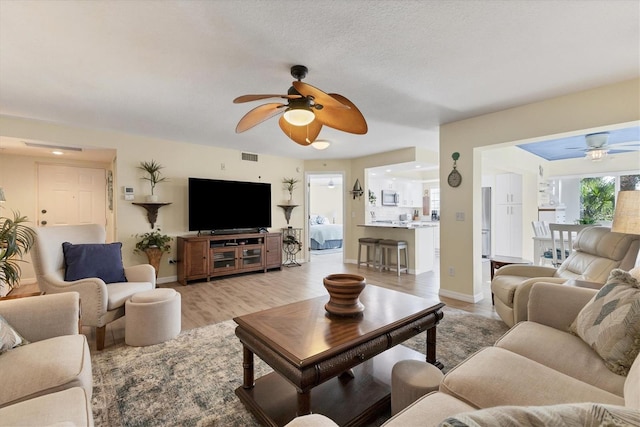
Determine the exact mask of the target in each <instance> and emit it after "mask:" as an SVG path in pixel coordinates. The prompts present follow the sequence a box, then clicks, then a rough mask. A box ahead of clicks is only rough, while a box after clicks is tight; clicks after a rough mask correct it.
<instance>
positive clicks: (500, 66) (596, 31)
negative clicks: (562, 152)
mask: <svg viewBox="0 0 640 427" xmlns="http://www.w3.org/2000/svg"><path fill="white" fill-rule="evenodd" d="M639 15H640V2H638V1H597V0H594V1H579V0H576V1H529V0H525V1H518V0H513V1H483V0H478V1H467V0H463V1H396V0H392V1H362V0H348V1H347V0H345V1H318V0H311V1H308V0H298V1H286V0H281V1H273V0H230V1H226V0H216V1H160V0H157V1H152V0H151V1H149V0H145V1H138V0H128V1H63V0H58V1H48V0H46V1H38V0H36V1H12V0H0V113H1V114H5V115H12V116H22V117H29V118H35V119H42V120H48V121H54V122H62V123H69V124H74V125H79V126H83V127H89V128H100V129H112V130H116V131H120V132H126V133H132V134H139V135H146V136H152V137H158V138H164V139H171V140H179V141H187V142H193V143H199V144H207V145H214V146H222V147H228V148H234V149H239V150H243V151H248V152H253V153H262V154H273V155H278V156H288V157H295V158H301V159H314V158H316V159H318V158H350V157H357V156H362V155H367V154H373V153H379V152H383V151H388V150H391V149H397V148H402V147H409V146H419V147H424V148H427V149H434V150H437V148H438V125H440V124H442V123H446V122H451V121H455V120H460V119H464V118H468V117H472V116H476V115H478V114H483V113H489V112H492V111H497V110H501V109H505V108H509V107H512V106H516V105H520V104H524V103H529V102H534V101H539V100H542V99H545V98H549V97H553V96H558V95H563V94H566V93H571V92H575V91H579V90H583V89H588V88H592V87H597V86H601V85H606V84H610V83H613V82H618V81H623V80H627V79H632V78H637V77H638V75H640V69H639V67H640V65H639V64H640V31H639V28H640V20H639ZM294 64H304V65H306V66H307V67H309V74H308V76H307V78H306V79H305V80H304V81H305V82H306V83H309V84H312V85H314V86H316V87H318V88H320V89H322V90H324V91H326V92H333V93H339V94H342V95H344V96H346V97H347V98H349V99H350V100H351V101H352V102H353V103H354V104H355V105H357V106H358V108H359V109H360V110H361V111H362V113H363V114H364V116H365V118H366V119H367V122H368V125H369V132H368V133H367V134H366V135H351V134H347V133H344V132H339V131H335V130H333V129H330V128H327V127H325V128H324V129H323V131H322V133H321V134H320V136H319V138H322V139H328V140H330V141H332V142H333V144H332V146H331V147H330V148H329V149H327V150H325V151H317V150H314V149H312V148H310V147H300V146H298V145H297V144H295V143H293V142H292V141H290V140H289V139H288V138H287V137H286V136H285V135H284V134H283V133H282V132H281V131H280V128H279V127H278V124H277V117H276V118H272V119H269V120H267V121H265V122H264V123H261V124H259V125H258V126H256V127H254V128H253V129H250V130H249V131H247V132H244V133H242V134H236V133H235V132H234V130H235V126H236V124H237V122H238V120H239V119H240V118H241V117H242V116H243V115H244V114H245V113H246V112H247V111H249V110H250V109H251V108H253V107H255V106H258V105H260V104H261V103H262V102H260V101H258V102H254V103H247V104H233V103H232V100H233V99H234V98H235V97H237V96H239V95H243V94H261V93H276V94H277V93H286V90H287V89H288V88H289V86H290V85H291V81H292V80H293V79H292V77H291V76H290V74H289V68H290V67H291V66H292V65H294ZM267 102H270V101H267ZM0 133H1V129H0Z"/></svg>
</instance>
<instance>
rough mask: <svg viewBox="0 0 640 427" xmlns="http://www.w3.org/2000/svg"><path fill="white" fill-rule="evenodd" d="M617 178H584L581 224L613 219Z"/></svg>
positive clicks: (582, 181)
mask: <svg viewBox="0 0 640 427" xmlns="http://www.w3.org/2000/svg"><path fill="white" fill-rule="evenodd" d="M615 186H616V183H615V178H614V177H611V176H604V177H597V178H584V179H582V180H581V181H580V205H581V212H580V219H579V220H578V223H580V224H594V223H596V222H597V221H612V220H613V211H614V208H615V191H616V188H615Z"/></svg>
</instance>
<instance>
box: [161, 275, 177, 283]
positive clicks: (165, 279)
mask: <svg viewBox="0 0 640 427" xmlns="http://www.w3.org/2000/svg"><path fill="white" fill-rule="evenodd" d="M177 281H178V276H165V277H158V278H157V279H156V283H159V284H164V283H172V282H177Z"/></svg>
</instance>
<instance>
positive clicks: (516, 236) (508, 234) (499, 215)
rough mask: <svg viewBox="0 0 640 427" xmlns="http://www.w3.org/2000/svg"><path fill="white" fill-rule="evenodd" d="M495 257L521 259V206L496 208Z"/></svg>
mask: <svg viewBox="0 0 640 427" xmlns="http://www.w3.org/2000/svg"><path fill="white" fill-rule="evenodd" d="M495 224H496V231H495V238H496V243H495V253H496V255H503V256H511V257H518V258H519V257H522V205H519V204H510V205H498V206H496V222H495Z"/></svg>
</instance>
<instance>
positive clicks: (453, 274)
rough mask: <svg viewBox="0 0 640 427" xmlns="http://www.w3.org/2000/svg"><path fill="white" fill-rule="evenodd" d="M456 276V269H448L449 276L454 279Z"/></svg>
mask: <svg viewBox="0 0 640 427" xmlns="http://www.w3.org/2000/svg"><path fill="white" fill-rule="evenodd" d="M455 275H456V269H455V268H453V267H449V276H451V277H454V276H455Z"/></svg>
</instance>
